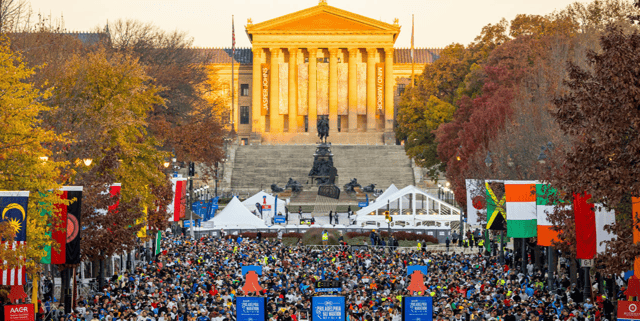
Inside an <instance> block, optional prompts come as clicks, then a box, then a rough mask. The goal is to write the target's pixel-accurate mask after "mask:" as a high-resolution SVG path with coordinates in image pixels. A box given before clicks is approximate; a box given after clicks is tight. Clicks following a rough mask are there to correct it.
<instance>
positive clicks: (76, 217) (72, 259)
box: [66, 191, 82, 264]
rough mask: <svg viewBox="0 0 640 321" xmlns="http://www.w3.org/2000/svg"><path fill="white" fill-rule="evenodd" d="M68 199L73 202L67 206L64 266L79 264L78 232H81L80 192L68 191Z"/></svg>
mask: <svg viewBox="0 0 640 321" xmlns="http://www.w3.org/2000/svg"><path fill="white" fill-rule="evenodd" d="M68 199H70V200H73V199H75V200H74V201H73V203H71V204H69V206H67V249H66V250H67V262H66V264H80V231H81V230H82V221H81V217H80V208H81V205H82V191H69V192H68Z"/></svg>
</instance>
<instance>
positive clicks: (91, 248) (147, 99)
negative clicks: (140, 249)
mask: <svg viewBox="0 0 640 321" xmlns="http://www.w3.org/2000/svg"><path fill="white" fill-rule="evenodd" d="M61 71H62V73H61V74H59V75H57V77H55V78H52V79H49V82H50V84H51V85H52V86H53V88H54V89H53V91H52V96H51V98H50V99H49V100H47V103H49V104H51V105H56V106H60V107H59V108H58V109H57V110H55V112H52V113H49V114H47V115H46V117H45V121H46V123H47V124H48V125H50V126H52V127H53V128H55V129H56V131H58V132H61V133H66V134H67V135H68V136H69V137H70V138H72V139H73V142H72V143H70V144H65V145H58V146H56V148H57V149H56V151H57V153H58V155H59V156H60V157H62V158H64V159H67V160H69V161H70V163H71V164H72V166H73V167H72V169H73V172H75V173H76V174H75V175H73V176H71V177H70V178H69V182H73V183H74V184H79V185H83V186H85V192H84V193H83V203H82V215H83V217H84V218H86V220H84V222H83V224H85V223H86V224H85V226H86V227H87V229H86V230H85V231H83V233H84V234H85V236H83V242H82V255H83V257H85V258H87V259H90V260H93V259H102V258H104V257H106V256H109V255H112V254H113V253H115V252H117V251H120V250H123V249H128V248H130V247H131V246H133V245H134V244H135V240H136V234H135V231H137V230H139V228H140V227H141V224H136V221H137V220H139V219H141V218H142V216H143V208H145V207H146V208H151V209H153V210H152V211H149V215H148V220H150V221H153V222H156V223H155V225H156V226H157V227H158V228H163V227H166V223H165V224H164V225H163V224H161V223H160V222H163V221H165V222H166V221H167V219H168V218H167V215H166V211H164V210H156V209H157V208H158V207H160V208H166V206H167V205H168V200H169V199H170V197H168V196H167V195H166V194H167V188H168V189H169V190H170V183H169V181H168V178H167V176H166V174H165V173H164V172H163V170H162V169H161V164H162V163H163V162H164V159H166V158H167V157H168V155H167V153H164V152H162V151H160V150H159V149H158V148H159V146H160V143H159V142H158V141H157V140H156V139H155V138H154V137H153V136H151V135H150V134H149V133H148V131H147V128H148V126H149V124H148V122H147V115H148V114H149V112H150V111H151V110H152V109H153V107H154V106H155V105H161V104H162V103H163V100H162V98H161V97H160V96H159V94H158V92H159V88H157V87H155V86H154V85H151V84H149V77H148V76H147V74H146V72H145V69H144V67H143V66H141V65H140V64H139V63H138V60H137V59H136V58H134V57H133V56H132V55H130V54H126V53H124V54H122V53H115V52H110V51H108V50H106V49H104V48H100V47H98V48H96V49H95V50H93V51H89V52H88V53H86V54H83V55H74V56H72V57H70V58H69V59H68V61H67V63H66V64H65V65H64V67H63V68H61ZM82 159H92V160H93V162H92V164H91V165H89V166H86V164H84V163H83V162H82V161H80V160H82ZM113 183H121V184H122V190H121V195H120V196H119V197H118V198H116V199H114V198H111V197H109V196H107V195H106V194H105V192H106V191H107V190H108V188H109V186H110V185H112V184H113ZM116 201H119V204H118V207H117V210H116V211H112V212H111V213H109V214H107V215H104V213H103V212H104V210H105V209H106V208H108V207H109V206H111V205H114V203H115V202H116ZM153 215H159V216H161V217H153ZM114 240H117V241H114Z"/></svg>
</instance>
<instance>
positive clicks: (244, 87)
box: [240, 84, 249, 96]
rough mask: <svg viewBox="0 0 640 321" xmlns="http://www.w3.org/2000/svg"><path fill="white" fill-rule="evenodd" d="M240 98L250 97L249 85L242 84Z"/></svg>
mask: <svg viewBox="0 0 640 321" xmlns="http://www.w3.org/2000/svg"><path fill="white" fill-rule="evenodd" d="M240 96H249V84H240Z"/></svg>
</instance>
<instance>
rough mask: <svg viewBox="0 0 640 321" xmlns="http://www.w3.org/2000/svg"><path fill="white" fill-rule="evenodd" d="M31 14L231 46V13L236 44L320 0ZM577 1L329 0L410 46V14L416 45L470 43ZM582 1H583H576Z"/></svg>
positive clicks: (63, 7)
mask: <svg viewBox="0 0 640 321" xmlns="http://www.w3.org/2000/svg"><path fill="white" fill-rule="evenodd" d="M30 2H31V6H32V9H33V11H34V13H36V14H37V13H41V14H42V15H44V16H49V15H51V16H52V18H53V20H56V19H58V20H59V19H60V17H61V16H62V17H63V20H64V27H65V28H66V29H67V30H69V31H88V30H93V29H94V28H96V27H97V26H101V27H103V26H104V25H106V23H107V21H115V20H118V19H136V20H140V21H142V22H151V23H153V24H155V25H157V26H158V27H160V28H162V29H164V30H171V31H172V30H180V31H185V32H187V33H188V35H189V36H190V37H192V38H193V45H194V46H197V47H230V46H231V16H232V15H234V16H235V30H236V46H237V47H250V46H251V44H250V42H249V39H248V37H247V36H246V33H245V32H244V26H245V25H246V22H247V18H251V19H252V20H253V23H259V22H262V21H265V20H269V19H273V18H276V17H279V16H282V15H285V14H288V13H292V12H295V11H298V10H302V9H306V8H309V7H312V6H315V5H317V4H318V0H226V1H224V0H109V1H105V0H30ZM573 2H576V0H536V1H531V0H526V1H525V0H327V3H328V4H329V5H331V6H334V7H337V8H340V9H343V10H347V11H351V12H354V13H357V14H360V15H363V16H367V17H370V18H374V19H378V20H382V21H384V22H387V23H392V22H393V20H394V18H398V19H399V20H400V25H401V26H402V30H401V32H400V36H399V37H398V39H397V41H396V44H395V47H396V48H402V47H409V46H410V45H411V15H412V14H414V15H415V46H416V47H428V48H442V47H445V46H447V45H449V44H451V43H462V44H465V45H466V44H468V43H470V42H471V41H473V39H474V38H475V37H476V36H477V35H478V34H479V33H480V31H481V29H482V27H483V26H485V25H487V24H489V23H496V22H498V21H500V19H502V18H506V19H507V20H511V19H513V18H514V17H515V16H516V15H517V14H520V13H526V14H540V15H544V14H548V13H551V12H553V11H556V10H557V11H559V10H562V9H564V8H565V7H566V6H567V5H569V4H571V3H573ZM580 2H586V1H584V0H583V1H580Z"/></svg>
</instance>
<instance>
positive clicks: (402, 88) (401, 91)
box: [398, 84, 406, 96]
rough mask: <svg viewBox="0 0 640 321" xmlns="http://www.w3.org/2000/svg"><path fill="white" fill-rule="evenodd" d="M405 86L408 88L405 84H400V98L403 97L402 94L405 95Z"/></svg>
mask: <svg viewBox="0 0 640 321" xmlns="http://www.w3.org/2000/svg"><path fill="white" fill-rule="evenodd" d="M405 86H406V85H405V84H398V96H402V94H403V93H404V87H405Z"/></svg>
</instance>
